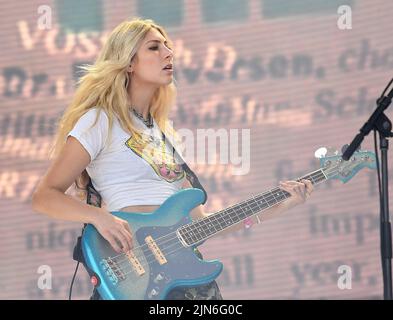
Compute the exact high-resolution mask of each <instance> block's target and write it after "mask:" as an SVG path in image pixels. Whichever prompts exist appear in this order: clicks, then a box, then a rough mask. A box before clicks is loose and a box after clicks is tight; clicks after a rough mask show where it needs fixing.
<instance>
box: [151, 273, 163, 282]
mask: <svg viewBox="0 0 393 320" xmlns="http://www.w3.org/2000/svg"><path fill="white" fill-rule="evenodd" d="M163 279H164V275H163V274H162V273H159V274H157V276H156V277H155V278H154V280H153V281H154V282H155V283H158V282H160V281H162V280H163Z"/></svg>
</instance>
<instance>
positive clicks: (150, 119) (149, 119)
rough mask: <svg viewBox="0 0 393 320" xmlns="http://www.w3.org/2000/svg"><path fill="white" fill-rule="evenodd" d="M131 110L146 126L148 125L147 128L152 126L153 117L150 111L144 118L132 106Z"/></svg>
mask: <svg viewBox="0 0 393 320" xmlns="http://www.w3.org/2000/svg"><path fill="white" fill-rule="evenodd" d="M132 111H133V112H134V114H135V116H136V117H137V118H138V119H140V120H141V121H143V123H144V124H145V126H146V127H148V128H153V126H154V123H153V118H152V116H151V115H150V113H149V114H148V116H147V120H145V118H143V116H142V115H141V114H140V113H139V112H138V111H136V110H135V109H134V108H132Z"/></svg>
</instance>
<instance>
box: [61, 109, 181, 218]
mask: <svg viewBox="0 0 393 320" xmlns="http://www.w3.org/2000/svg"><path fill="white" fill-rule="evenodd" d="M97 113H98V114H99V115H98V120H97V123H96V125H94V126H93V127H92V125H93V124H94V121H95V119H96V116H97ZM130 113H131V115H132V117H133V119H134V123H135V124H136V126H137V127H138V129H140V130H141V132H142V134H140V135H139V134H138V135H134V136H131V135H130V134H128V133H127V132H125V131H124V130H123V129H122V127H121V126H120V123H119V122H118V120H117V119H116V118H115V117H114V122H113V127H112V136H111V140H110V141H109V139H108V141H106V140H107V137H108V133H109V132H108V130H109V120H108V116H107V114H106V113H105V111H104V110H100V109H98V108H92V109H90V110H89V111H88V112H86V113H85V114H84V115H83V116H82V117H81V118H80V119H79V120H78V122H77V123H76V124H75V126H74V128H73V129H72V130H71V131H70V132H69V134H68V135H71V136H73V137H75V138H76V139H77V140H78V141H79V142H80V143H81V144H82V146H83V147H84V148H85V149H86V151H87V152H88V153H89V154H90V157H91V162H90V163H89V165H88V166H87V168H86V171H87V173H88V174H89V176H90V178H91V180H92V183H93V186H94V188H95V189H96V190H97V191H98V192H99V193H100V195H101V197H102V200H103V201H104V202H105V205H106V207H107V209H108V211H118V210H120V209H121V208H124V207H127V206H132V205H161V204H162V203H163V202H164V201H165V200H166V199H167V198H168V197H169V196H171V195H172V194H174V193H176V192H177V191H178V190H180V189H181V187H182V184H183V182H184V179H185V176H186V175H185V172H184V170H183V168H182V167H181V164H179V163H176V161H174V157H173V152H172V151H171V148H170V147H169V146H168V144H167V143H165V142H164V140H163V137H162V132H161V130H160V129H159V127H158V125H157V123H156V122H155V121H154V127H153V128H152V129H148V128H147V127H146V126H145V125H144V124H143V122H142V121H141V120H140V119H138V118H137V117H136V116H135V115H134V114H133V113H132V112H130ZM163 159H164V160H163ZM178 162H179V161H178Z"/></svg>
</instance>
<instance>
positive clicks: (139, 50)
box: [33, 18, 312, 299]
mask: <svg viewBox="0 0 393 320" xmlns="http://www.w3.org/2000/svg"><path fill="white" fill-rule="evenodd" d="M171 65H173V51H172V48H171V41H170V39H169V37H168V35H167V33H166V32H165V30H164V29H163V28H162V27H160V26H158V25H157V24H155V23H154V22H153V21H152V20H142V19H139V18H136V19H134V20H132V21H126V22H123V23H121V24H120V25H118V26H117V27H116V28H115V29H114V30H113V31H112V33H111V34H110V35H109V38H108V40H107V41H106V43H105V45H104V46H103V48H102V50H101V52H100V54H99V56H98V58H97V60H96V62H95V63H94V65H92V66H88V67H84V69H85V70H86V71H87V72H86V74H85V75H84V76H83V77H81V78H80V80H79V86H78V88H77V90H76V93H75V95H74V97H73V100H72V101H71V103H70V105H69V106H68V108H67V109H66V111H65V113H64V115H63V117H62V118H61V120H60V123H59V127H58V132H57V135H56V139H55V144H54V148H53V150H52V156H53V158H54V160H53V162H52V164H51V166H50V168H49V169H48V171H47V173H46V175H45V176H44V177H43V178H42V179H41V181H40V183H39V185H38V186H37V188H36V190H35V192H34V195H33V209H34V210H35V211H37V212H40V213H43V214H46V215H48V216H51V217H54V218H58V219H63V220H70V221H78V222H83V223H90V224H92V225H94V226H95V228H96V229H97V231H98V232H99V233H100V234H101V235H102V236H103V237H104V238H105V239H106V240H107V241H108V242H109V243H110V244H111V246H112V247H113V249H114V250H115V251H116V252H121V251H124V252H127V251H129V250H130V249H131V248H132V232H131V230H130V227H129V225H128V223H127V222H126V221H125V220H122V219H120V218H118V217H115V216H114V215H112V214H111V213H110V211H124V212H152V211H154V210H155V209H157V208H158V207H159V206H160V204H162V203H163V202H164V200H165V199H167V198H168V197H169V196H170V195H172V194H174V193H175V192H177V191H178V190H179V189H181V188H189V187H191V184H190V183H189V181H188V180H187V178H186V175H185V172H184V171H183V169H182V167H179V166H178V165H176V163H175V162H174V159H173V157H170V156H169V155H170V154H171V153H170V150H169V149H166V148H167V147H168V146H167V145H166V144H165V146H164V149H163V145H164V143H163V137H162V132H164V133H165V135H166V136H172V137H173V136H174V130H173V128H172V127H171V126H170V125H169V120H168V114H169V111H170V106H172V105H173V104H174V103H175V97H176V87H175V86H174V84H173V71H172V69H171V68H170V66H171ZM167 66H169V69H168V67H167ZM160 160H163V161H160ZM90 179H91V182H92V184H93V186H94V188H95V189H96V190H97V191H98V193H99V195H100V196H101V197H102V200H103V202H104V204H105V206H103V207H97V206H93V205H89V204H86V203H83V202H82V201H78V200H77V199H75V198H74V197H72V196H70V195H67V194H66V191H67V190H68V188H69V187H70V186H71V185H74V186H76V187H77V189H79V190H85V189H86V185H87V183H88V181H89V180H90ZM281 187H282V189H284V190H286V191H288V192H290V193H291V195H292V197H290V198H289V199H287V200H286V201H285V202H283V203H281V204H279V205H276V206H274V207H272V208H270V209H269V210H268V212H266V214H264V216H263V219H266V218H269V217H272V216H277V215H278V214H279V213H281V212H284V211H285V210H287V209H288V208H291V207H293V206H295V205H297V204H299V203H302V202H304V201H305V199H306V197H307V196H308V195H309V194H310V193H311V192H312V184H311V183H310V182H309V181H304V182H302V183H300V182H295V181H287V182H286V183H283V184H282V185H281ZM80 196H81V198H82V199H85V197H86V194H85V193H81V194H80ZM191 215H192V218H193V219H198V218H201V217H205V216H206V215H207V213H205V212H204V211H203V208H202V207H201V206H199V207H197V208H195V209H194V210H193V212H192V213H191ZM253 219H256V220H255V221H252V220H251V221H247V224H246V226H249V225H250V224H252V223H253V222H256V221H258V222H259V221H260V220H262V217H261V218H260V219H259V217H255V218H253ZM243 227H244V225H235V226H233V227H232V228H230V230H227V231H226V232H230V231H234V230H237V229H240V228H243ZM93 298H94V299H97V298H99V297H98V294H97V292H95V294H94V296H93ZM168 299H222V297H221V294H220V292H219V289H218V287H217V284H216V283H215V282H212V283H210V284H208V285H206V286H201V287H196V288H187V289H185V288H182V289H174V290H172V291H171V292H170V294H169V295H168Z"/></svg>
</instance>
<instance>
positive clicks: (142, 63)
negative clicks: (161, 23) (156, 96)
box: [128, 28, 173, 86]
mask: <svg viewBox="0 0 393 320" xmlns="http://www.w3.org/2000/svg"><path fill="white" fill-rule="evenodd" d="M168 45H169V44H168V43H167V41H166V39H165V38H164V36H163V35H162V34H161V33H160V32H159V31H158V30H156V29H154V28H153V29H152V30H150V31H149V32H148V33H147V35H146V37H145V39H144V40H143V41H142V45H141V46H140V48H139V49H138V51H137V53H136V57H134V59H135V58H136V59H135V60H134V59H133V61H132V62H131V67H129V69H128V71H131V70H132V71H133V73H132V75H131V78H132V80H131V81H132V82H135V81H137V82H138V83H140V84H143V83H145V84H154V85H157V86H160V85H167V84H170V83H171V82H172V78H173V69H172V70H164V69H163V68H164V67H165V66H166V65H168V64H169V63H171V64H172V63H173V52H172V49H171V48H169V47H168Z"/></svg>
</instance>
